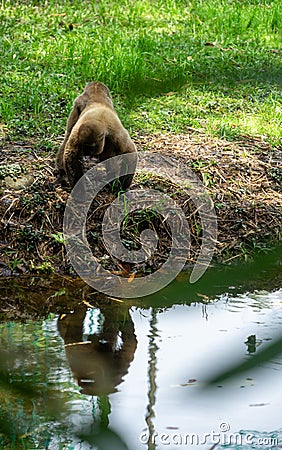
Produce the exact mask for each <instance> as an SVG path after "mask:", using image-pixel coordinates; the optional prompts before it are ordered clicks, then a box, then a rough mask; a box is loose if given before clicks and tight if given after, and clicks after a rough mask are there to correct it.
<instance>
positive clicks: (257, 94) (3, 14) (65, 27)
mask: <svg viewBox="0 0 282 450" xmlns="http://www.w3.org/2000/svg"><path fill="white" fill-rule="evenodd" d="M0 48H1V52H0V63H1V71H2V74H1V85H0V92H1V100H0V101H1V104H0V106H1V110H0V114H1V117H0V121H1V123H0V132H1V130H2V133H3V132H6V133H8V134H9V135H10V136H11V137H19V136H20V137H26V138H29V139H30V138H32V137H34V138H35V139H36V140H37V141H39V142H44V143H45V145H48V146H50V147H52V145H53V142H54V140H55V139H56V137H57V136H58V135H62V134H63V132H64V128H65V123H66V118H67V116H68V113H69V110H70V108H71V104H72V101H73V99H74V98H75V97H76V95H78V94H79V93H80V92H81V91H82V89H83V87H84V85H85V83H86V82H87V81H91V80H95V79H96V80H100V81H103V82H104V83H105V84H107V85H108V86H109V88H110V90H111V91H112V93H113V95H114V100H115V104H116V107H117V110H118V113H119V114H120V116H121V119H122V121H123V122H124V124H125V125H126V126H127V127H128V128H129V129H131V131H132V132H133V133H136V134H138V132H139V131H140V130H146V131H148V132H156V131H162V132H164V131H169V132H186V131H187V130H188V129H189V127H193V128H196V129H202V130H205V131H206V132H207V133H210V134H212V135H216V136H220V137H223V138H227V139H231V140H233V139H237V138H240V136H242V135H247V136H253V135H260V136H265V139H266V140H268V141H269V142H271V143H272V144H276V145H277V144H278V143H279V142H281V123H282V104H281V86H282V64H281V63H282V58H281V56H282V3H281V0H260V1H259V0H232V1H229V0H228V1H227V0H225V1H219V0H191V1H178V0H175V1H173V0H166V1H163V0H162V1H160V0H159V1H158V0H155V1H154V0H144V1H143V0H136V1H135V0H134V1H133V0H125V1H123V2H120V1H118V0H116V1H115V0H101V1H94V0H93V1H92V0H84V1H83V2H81V1H80V0H79V1H78V0H75V1H67V0H49V1H46V2H45V1H43V0H42V1H40V0H37V1H36V0H33V1H18V2H17V1H15V0H7V1H5V0H4V1H3V0H2V2H1V6H0Z"/></svg>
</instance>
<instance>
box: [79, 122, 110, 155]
mask: <svg viewBox="0 0 282 450" xmlns="http://www.w3.org/2000/svg"><path fill="white" fill-rule="evenodd" d="M105 134H106V128H105V125H103V124H102V123H100V122H97V123H93V122H90V121H89V122H85V123H82V124H81V125H80V127H79V130H78V143H79V147H80V148H81V149H82V151H83V154H84V155H89V156H94V155H100V154H101V153H102V151H103V150H104V145H105Z"/></svg>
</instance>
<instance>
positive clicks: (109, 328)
mask: <svg viewBox="0 0 282 450" xmlns="http://www.w3.org/2000/svg"><path fill="white" fill-rule="evenodd" d="M86 313H87V308H86V307H85V306H80V307H77V308H75V310H74V311H73V312H72V313H68V314H61V315H60V316H59V318H58V330H59V332H60V335H61V337H62V338H63V339H64V343H65V351H66V355H67V358H68V362H69V365H70V368H71V371H72V373H73V376H74V379H75V381H76V382H77V384H78V385H79V386H80V387H81V390H80V392H81V393H82V394H87V395H106V394H107V395H108V394H111V393H113V392H116V387H117V386H118V385H119V384H120V383H121V381H122V379H123V377H124V376H125V375H126V374H127V372H128V368H129V365H130V363H131V361H132V360H133V357H134V353H135V350H136V347H137V339H136V336H135V333H134V325H133V321H132V319H131V316H130V314H129V308H125V307H122V308H118V307H114V306H113V305H112V304H108V305H105V306H101V308H92V309H90V310H89V311H88V313H87V314H86ZM86 316H87V317H86ZM87 325H88V328H89V330H88V333H85V328H86V326H87Z"/></svg>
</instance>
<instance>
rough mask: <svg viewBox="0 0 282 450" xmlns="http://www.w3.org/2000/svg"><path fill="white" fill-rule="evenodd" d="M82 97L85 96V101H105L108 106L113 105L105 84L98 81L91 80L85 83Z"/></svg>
mask: <svg viewBox="0 0 282 450" xmlns="http://www.w3.org/2000/svg"><path fill="white" fill-rule="evenodd" d="M82 95H84V97H87V103H88V104H90V103H91V102H100V103H105V102H106V103H107V104H108V105H109V106H111V107H113V101H112V97H111V94H110V91H109V89H108V88H107V86H106V85H105V84H103V83H101V82H100V81H91V82H90V83H87V85H86V87H85V89H84V93H83V94H82Z"/></svg>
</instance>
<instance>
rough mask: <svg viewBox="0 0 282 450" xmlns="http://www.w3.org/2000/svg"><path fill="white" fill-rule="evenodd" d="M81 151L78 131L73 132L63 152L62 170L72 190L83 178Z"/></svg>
mask: <svg viewBox="0 0 282 450" xmlns="http://www.w3.org/2000/svg"><path fill="white" fill-rule="evenodd" d="M82 160H83V151H82V148H81V146H79V140H78V130H73V132H72V133H71V135H70V137H69V139H68V141H67V143H66V146H65V150H64V152H63V168H64V170H65V173H66V174H67V177H68V180H69V183H70V185H71V187H72V188H73V187H74V185H75V184H76V183H77V181H78V180H79V179H80V178H81V177H82V176H83V162H82Z"/></svg>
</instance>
